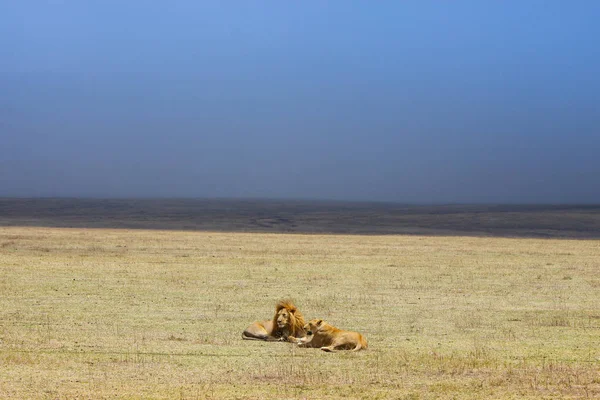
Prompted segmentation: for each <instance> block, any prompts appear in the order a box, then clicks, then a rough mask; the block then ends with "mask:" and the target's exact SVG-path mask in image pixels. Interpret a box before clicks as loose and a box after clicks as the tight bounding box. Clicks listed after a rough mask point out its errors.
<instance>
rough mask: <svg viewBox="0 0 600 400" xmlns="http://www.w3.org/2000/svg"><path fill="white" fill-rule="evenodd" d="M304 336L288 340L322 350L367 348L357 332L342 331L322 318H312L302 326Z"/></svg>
mask: <svg viewBox="0 0 600 400" xmlns="http://www.w3.org/2000/svg"><path fill="white" fill-rule="evenodd" d="M304 330H305V331H306V337H303V338H295V337H290V338H289V341H291V342H294V343H296V344H297V345H298V346H299V347H320V348H321V350H323V351H330V352H332V351H336V350H352V351H358V350H360V349H366V348H367V341H366V340H365V338H364V337H363V335H361V334H360V333H358V332H350V331H343V330H341V329H338V328H336V327H335V326H332V325H329V324H328V323H327V322H325V321H323V320H322V319H313V320H311V321H309V323H308V324H306V325H305V326H304Z"/></svg>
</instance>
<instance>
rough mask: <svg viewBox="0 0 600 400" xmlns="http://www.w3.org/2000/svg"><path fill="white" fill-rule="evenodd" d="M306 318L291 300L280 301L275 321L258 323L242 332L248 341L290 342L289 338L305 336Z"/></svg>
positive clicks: (276, 307)
mask: <svg viewBox="0 0 600 400" xmlns="http://www.w3.org/2000/svg"><path fill="white" fill-rule="evenodd" d="M304 325H305V321H304V316H303V315H302V313H301V312H300V310H298V308H297V307H296V306H295V305H294V303H292V302H291V301H290V300H280V301H279V302H277V305H276V306H275V314H274V315H273V319H271V320H267V321H256V322H254V323H252V324H251V325H250V326H249V327H247V328H246V330H245V331H244V332H242V338H243V339H247V340H266V341H288V337H289V336H292V337H294V336H304V334H305V332H304Z"/></svg>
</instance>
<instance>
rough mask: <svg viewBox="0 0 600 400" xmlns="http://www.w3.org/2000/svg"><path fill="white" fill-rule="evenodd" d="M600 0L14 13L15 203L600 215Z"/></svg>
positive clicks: (7, 181)
mask: <svg viewBox="0 0 600 400" xmlns="http://www.w3.org/2000/svg"><path fill="white" fill-rule="evenodd" d="M598 20H600V3H598V2H596V1H577V2H566V1H503V2H485V1H452V2H449V1H448V2H446V1H413V2H408V1H381V2H370V1H356V2H354V1H327V2H325V1H318V2H317V1H313V2H275V1H272V2H261V1H257V2H220V1H219V2H198V1H177V2H149V1H139V0H131V1H126V2H121V1H77V2H76V1H48V2H33V1H14V2H3V4H2V5H1V6H0V139H1V145H0V196H83V197H137V196H141V197H261V198H304V199H336V200H376V201H395V202H405V203H406V202H409V203H448V202H458V203H504V202H508V203H536V202H542V203H600V178H599V177H600V156H599V154H600V77H599V76H600V75H599V73H598V71H600V46H599V45H598V38H600V24H598V23H597V21H598Z"/></svg>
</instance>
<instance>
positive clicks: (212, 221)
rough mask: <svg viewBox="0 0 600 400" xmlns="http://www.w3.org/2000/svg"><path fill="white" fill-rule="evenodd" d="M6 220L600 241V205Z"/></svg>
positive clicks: (103, 210) (146, 212)
mask: <svg viewBox="0 0 600 400" xmlns="http://www.w3.org/2000/svg"><path fill="white" fill-rule="evenodd" d="M0 226H46V227H73V228H128V229H168V230H186V231H192V230H201V231H220V232H264V233H268V232H273V233H335V234H366V235H387V234H416V235H442V236H448V235H460V236H463V235H469V236H503V237H548V238H551V237H556V238H594V239H600V205H580V206H577V205H566V206H565V205H445V206H444V205H437V206H415V205H400V204H386V203H346V202H324V201H321V202H318V201H274V200H201V199H197V200H193V199H187V200H186V199H181V200H177V199H163V200H151V199H137V200H136V199H117V200H108V199H107V200H97V199H64V198H60V199H10V198H4V199H2V198H0Z"/></svg>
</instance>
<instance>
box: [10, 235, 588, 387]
mask: <svg viewBox="0 0 600 400" xmlns="http://www.w3.org/2000/svg"><path fill="white" fill-rule="evenodd" d="M599 271H600V240H596V239H585V240H584V239H555V238H552V239H545V238H506V237H504V238H502V237H482V236H460V235H452V236H444V235H435V236H428V235H402V234H391V235H377V234H370V235H359V234H355V235H345V234H316V233H312V234H305V233H291V234H288V233H264V232H255V233H247V232H226V231H180V230H174V229H171V230H159V229H157V230H144V229H108V228H93V229H90V228H84V227H77V228H64V227H61V228H57V227H35V226H3V227H0V398H32V399H63V398H66V399H70V398H91V399H102V398H124V399H135V398H157V399H163V398H164V399H171V398H176V399H206V398H244V399H245V398H248V399H262V398H289V399H304V398H307V399H321V398H324V399H327V398H332V399H333V398H346V399H355V398H357V399H358V398H365V399H367V398H368V399H376V398H400V399H434V398H435V399H437V398H442V399H444V398H448V399H450V398H461V399H462V398H465V399H469V398H471V399H480V398H497V399H505V398H507V399H508V398H515V399H516V398H519V399H520V398H557V399H558V398H561V399H562V398H600V274H599ZM282 298H291V299H293V300H294V302H295V303H296V305H297V306H298V307H299V309H300V310H301V311H302V313H303V314H304V316H305V317H306V318H307V320H308V319H311V318H317V317H318V318H323V319H325V320H326V321H328V322H329V323H331V324H333V325H335V326H337V327H340V328H343V329H347V330H355V331H359V332H361V333H363V334H364V335H365V337H366V339H367V340H368V342H369V348H368V349H367V350H364V351H359V352H356V353H352V352H338V353H332V354H329V353H325V352H322V351H320V350H319V349H300V348H297V347H295V346H294V345H292V344H289V343H266V342H258V341H245V340H242V338H241V332H242V331H243V330H244V328H245V327H246V326H247V325H249V324H250V323H251V322H253V321H254V320H259V319H269V318H270V317H272V314H273V311H274V307H275V303H276V302H277V300H279V299H282Z"/></svg>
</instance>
